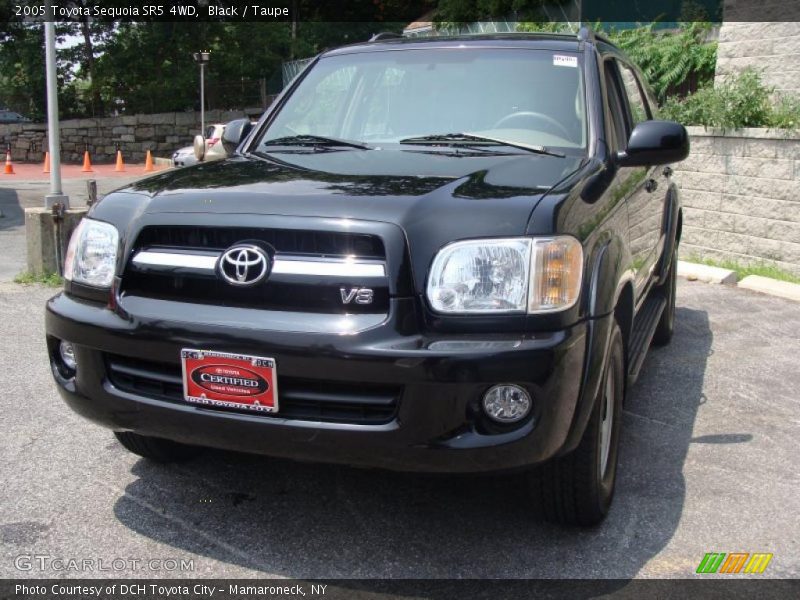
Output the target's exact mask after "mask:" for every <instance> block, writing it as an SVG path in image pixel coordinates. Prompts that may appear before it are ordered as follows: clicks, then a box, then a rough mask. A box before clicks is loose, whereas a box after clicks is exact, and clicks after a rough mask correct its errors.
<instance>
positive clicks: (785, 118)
mask: <svg viewBox="0 0 800 600" xmlns="http://www.w3.org/2000/svg"><path fill="white" fill-rule="evenodd" d="M774 91H775V90H774V88H771V87H768V86H766V85H764V83H763V82H762V81H761V76H760V75H759V74H758V73H757V72H756V71H755V70H753V69H746V70H744V71H742V72H741V73H740V74H738V75H735V76H730V77H728V78H726V79H725V81H724V82H722V83H720V84H718V85H717V86H715V87H714V86H711V85H706V86H704V87H703V88H701V89H699V90H698V91H697V92H695V93H694V94H691V95H689V96H687V97H686V98H683V99H679V98H675V97H672V98H669V99H667V101H666V102H665V103H664V105H663V106H662V107H661V114H660V116H661V118H664V119H671V120H673V121H678V122H679V123H683V124H684V125H705V126H707V127H722V128H731V129H737V128H740V127H776V128H782V129H796V128H797V126H798V124H799V123H800V99H798V98H796V97H792V96H779V97H778V98H776V100H775V102H774V103H773V101H772V100H771V97H772V95H773V93H774Z"/></svg>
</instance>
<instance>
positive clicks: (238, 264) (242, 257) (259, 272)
mask: <svg viewBox="0 0 800 600" xmlns="http://www.w3.org/2000/svg"><path fill="white" fill-rule="evenodd" d="M271 262H272V261H271V259H270V257H269V255H268V254H267V253H266V252H265V251H264V250H262V249H261V248H259V247H258V246H254V245H252V244H236V245H235V246H231V247H230V248H228V249H227V250H226V251H225V252H223V254H222V256H220V257H219V262H218V263H217V269H218V271H219V274H220V275H221V276H222V278H223V279H224V280H225V281H227V282H228V283H230V284H231V285H255V284H256V283H258V282H259V281H262V280H263V279H264V278H265V277H266V276H267V275H269V272H270V268H271Z"/></svg>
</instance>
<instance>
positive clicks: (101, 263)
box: [64, 219, 119, 288]
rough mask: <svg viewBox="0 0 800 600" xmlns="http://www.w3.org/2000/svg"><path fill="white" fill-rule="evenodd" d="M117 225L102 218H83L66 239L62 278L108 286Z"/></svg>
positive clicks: (114, 256)
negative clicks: (65, 255) (67, 244)
mask: <svg viewBox="0 0 800 600" xmlns="http://www.w3.org/2000/svg"><path fill="white" fill-rule="evenodd" d="M118 244H119V233H118V232H117V228H116V227H114V226H113V225H110V224H108V223H103V222H102V221H95V220H93V219H83V220H82V221H81V222H80V223H79V224H78V226H77V227H76V228H75V231H74V232H73V233H72V238H70V240H69V247H68V248H67V257H66V260H65V261H64V279H68V280H69V281H74V282H75V283H82V284H85V285H91V286H94V287H100V288H110V287H111V283H112V281H113V280H114V269H115V268H116V264H117V246H118Z"/></svg>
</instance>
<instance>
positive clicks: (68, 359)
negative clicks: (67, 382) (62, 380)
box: [58, 341, 78, 371]
mask: <svg viewBox="0 0 800 600" xmlns="http://www.w3.org/2000/svg"><path fill="white" fill-rule="evenodd" d="M58 354H59V356H60V357H61V361H62V362H63V363H64V366H65V367H67V368H68V369H72V370H73V371H75V370H76V369H77V368H78V363H77V361H76V360H75V346H73V345H72V343H71V342H63V341H62V342H61V343H60V344H59V345H58Z"/></svg>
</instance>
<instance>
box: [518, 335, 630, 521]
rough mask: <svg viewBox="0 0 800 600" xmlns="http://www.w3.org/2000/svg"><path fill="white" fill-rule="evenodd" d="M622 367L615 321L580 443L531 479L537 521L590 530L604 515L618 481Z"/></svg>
mask: <svg viewBox="0 0 800 600" xmlns="http://www.w3.org/2000/svg"><path fill="white" fill-rule="evenodd" d="M624 364H625V361H624V358H623V347H622V333H621V331H620V328H619V325H618V324H617V322H616V321H614V324H613V330H612V332H611V342H610V345H609V352H608V356H607V357H606V363H605V366H604V368H603V379H602V381H601V385H600V390H599V392H598V395H597V398H595V403H594V408H593V409H592V415H591V417H590V419H589V423H588V424H587V426H586V431H585V432H584V434H583V438H582V439H581V441H580V443H579V444H578V447H577V448H575V450H573V451H572V452H570V453H569V454H566V455H564V456H560V457H557V458H554V459H552V460H550V461H549V462H547V463H545V464H543V465H541V466H540V467H537V468H536V469H535V470H533V471H532V472H531V473H530V475H529V478H530V480H529V484H530V491H531V494H532V497H533V501H534V504H535V507H536V509H537V512H538V514H539V516H540V517H543V518H545V519H546V520H548V521H553V522H556V523H561V524H563V525H580V526H583V527H589V526H592V525H597V524H599V523H600V522H601V521H603V519H604V518H605V517H606V515H607V514H608V510H609V508H610V506H611V500H612V498H613V497H614V484H615V482H616V477H617V454H618V450H619V433H620V425H621V423H622V419H621V417H622V401H623V397H624V395H625V367H624ZM609 411H610V412H611V414H610V415H609V414H608V413H609ZM604 424H605V425H608V426H610V430H607V429H605V427H604ZM604 431H605V433H606V435H607V436H608V437H607V438H606V439H607V440H608V441H607V446H606V448H607V456H606V459H605V466H603V465H602V461H603V450H602V447H603V439H604V435H603V433H604Z"/></svg>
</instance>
